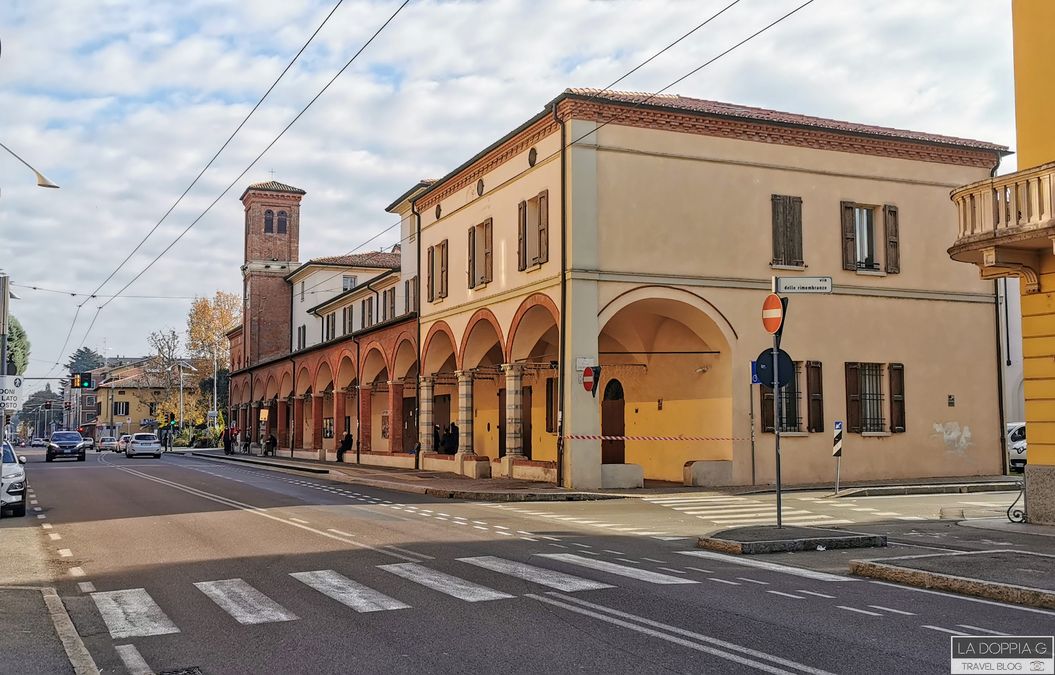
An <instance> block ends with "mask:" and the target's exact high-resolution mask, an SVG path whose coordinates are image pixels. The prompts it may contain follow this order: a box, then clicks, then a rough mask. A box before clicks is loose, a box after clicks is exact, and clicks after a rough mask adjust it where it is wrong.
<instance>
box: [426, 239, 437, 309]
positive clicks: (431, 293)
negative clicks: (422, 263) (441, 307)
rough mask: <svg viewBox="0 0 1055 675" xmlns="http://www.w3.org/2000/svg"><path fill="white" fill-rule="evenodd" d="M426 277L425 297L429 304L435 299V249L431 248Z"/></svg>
mask: <svg viewBox="0 0 1055 675" xmlns="http://www.w3.org/2000/svg"><path fill="white" fill-rule="evenodd" d="M427 273H428V277H426V279H425V283H426V285H427V287H428V288H427V289H426V293H427V295H426V297H427V298H428V299H429V302H432V301H433V300H435V299H436V249H435V247H433V246H429V265H428V270H427Z"/></svg>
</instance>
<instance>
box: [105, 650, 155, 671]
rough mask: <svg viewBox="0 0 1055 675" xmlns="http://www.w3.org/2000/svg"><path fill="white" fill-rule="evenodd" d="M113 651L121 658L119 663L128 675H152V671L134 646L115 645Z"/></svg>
mask: <svg viewBox="0 0 1055 675" xmlns="http://www.w3.org/2000/svg"><path fill="white" fill-rule="evenodd" d="M114 651H116V652H117V655H118V656H120V657H121V662H122V663H124V664H125V668H127V669H128V675H154V671H153V670H151V669H150V666H149V665H147V662H146V659H144V658H143V655H142V654H140V653H139V650H138V649H136V647H135V645H115V646H114Z"/></svg>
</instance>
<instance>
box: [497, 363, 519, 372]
mask: <svg viewBox="0 0 1055 675" xmlns="http://www.w3.org/2000/svg"><path fill="white" fill-rule="evenodd" d="M502 372H505V373H517V374H519V373H523V372H524V364H523V363H503V364H502Z"/></svg>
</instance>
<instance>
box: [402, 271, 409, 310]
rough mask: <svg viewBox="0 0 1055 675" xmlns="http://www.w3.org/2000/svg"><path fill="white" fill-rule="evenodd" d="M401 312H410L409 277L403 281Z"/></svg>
mask: <svg viewBox="0 0 1055 675" xmlns="http://www.w3.org/2000/svg"><path fill="white" fill-rule="evenodd" d="M403 313H404V314H410V279H407V280H406V281H404V282H403Z"/></svg>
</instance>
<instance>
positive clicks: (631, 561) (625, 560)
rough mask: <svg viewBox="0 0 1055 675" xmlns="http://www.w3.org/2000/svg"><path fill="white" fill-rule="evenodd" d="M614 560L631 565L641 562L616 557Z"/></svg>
mask: <svg viewBox="0 0 1055 675" xmlns="http://www.w3.org/2000/svg"><path fill="white" fill-rule="evenodd" d="M616 560H622V561H623V562H625V563H630V564H632V565H640V564H641V563H640V562H638V561H637V560H631V559H630V558H616Z"/></svg>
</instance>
